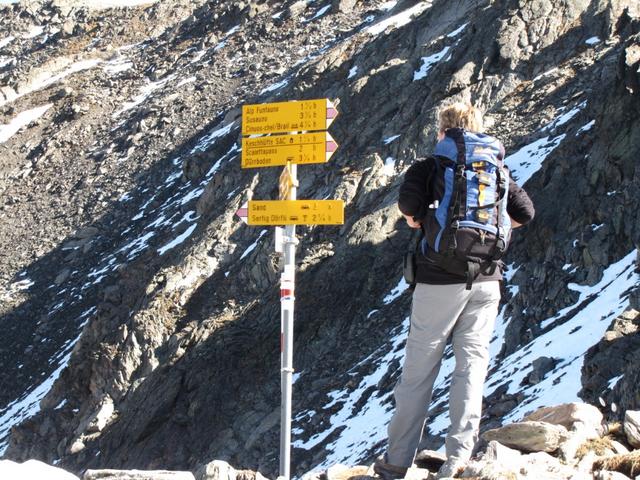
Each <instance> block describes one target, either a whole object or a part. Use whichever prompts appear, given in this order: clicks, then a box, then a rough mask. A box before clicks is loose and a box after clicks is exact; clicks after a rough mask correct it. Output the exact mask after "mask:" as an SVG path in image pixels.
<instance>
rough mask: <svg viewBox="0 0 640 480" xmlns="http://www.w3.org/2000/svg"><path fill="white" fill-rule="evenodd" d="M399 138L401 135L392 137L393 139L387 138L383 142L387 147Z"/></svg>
mask: <svg viewBox="0 0 640 480" xmlns="http://www.w3.org/2000/svg"><path fill="white" fill-rule="evenodd" d="M398 138H400V135H392V136H391V137H387V138H385V139H383V140H382V142H383V143H384V144H385V145H389V144H390V143H391V142H394V141H395V140H397V139H398Z"/></svg>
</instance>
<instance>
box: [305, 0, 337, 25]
mask: <svg viewBox="0 0 640 480" xmlns="http://www.w3.org/2000/svg"><path fill="white" fill-rule="evenodd" d="M330 8H331V4H329V5H325V6H324V7H322V8H321V9H320V10H318V11H317V12H316V14H315V15H314V16H313V17H311V18H310V19H308V20H304V22H311V21H313V20H315V19H316V18H320V17H321V16H323V15H324V14H325V13H327V12H328V11H329V9H330Z"/></svg>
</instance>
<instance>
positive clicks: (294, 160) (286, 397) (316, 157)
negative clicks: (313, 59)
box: [236, 98, 344, 480]
mask: <svg viewBox="0 0 640 480" xmlns="http://www.w3.org/2000/svg"><path fill="white" fill-rule="evenodd" d="M337 115H338V111H337V110H336V108H335V106H334V104H333V103H332V102H331V101H330V100H328V99H326V98H323V99H319V100H303V101H294V102H278V103H267V104H262V105H245V106H243V107H242V135H243V139H242V159H241V166H242V168H261V167H275V166H284V167H285V168H284V169H283V171H282V174H281V175H280V180H279V195H280V200H250V201H248V202H247V203H245V204H244V205H242V207H240V209H239V210H238V211H237V212H236V215H237V216H238V217H240V219H241V220H242V221H243V222H245V223H246V224H248V225H273V226H276V229H277V230H276V251H278V252H281V253H283V255H284V268H283V272H282V274H281V276H280V313H281V315H280V316H281V322H280V346H281V348H280V363H281V369H280V372H281V382H282V402H281V407H280V408H281V422H280V477H282V478H284V479H285V480H289V479H290V478H291V397H292V383H293V382H292V378H293V371H294V370H293V310H294V301H295V255H296V250H295V246H296V244H297V243H298V240H297V238H296V225H342V224H343V223H344V202H343V201H342V200H297V199H296V196H297V187H298V178H297V166H298V165H302V164H312V163H326V162H328V161H329V159H330V158H331V156H332V155H333V153H334V152H335V151H336V149H337V148H338V144H337V143H336V142H335V140H334V139H333V138H332V137H331V135H330V134H329V133H328V132H326V131H325V130H326V129H327V128H329V125H331V123H332V122H333V120H334V119H335V118H336V116H337ZM248 135H252V137H247V136H248ZM255 135H261V136H255ZM280 225H285V229H284V233H282V229H280V227H279V226H280Z"/></svg>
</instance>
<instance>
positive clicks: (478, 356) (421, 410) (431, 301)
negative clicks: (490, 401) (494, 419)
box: [387, 281, 500, 467]
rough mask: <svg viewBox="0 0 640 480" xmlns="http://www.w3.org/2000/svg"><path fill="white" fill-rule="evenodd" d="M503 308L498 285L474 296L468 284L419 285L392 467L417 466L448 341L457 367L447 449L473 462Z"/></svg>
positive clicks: (477, 289)
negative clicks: (497, 321) (492, 348)
mask: <svg viewBox="0 0 640 480" xmlns="http://www.w3.org/2000/svg"><path fill="white" fill-rule="evenodd" d="M499 302H500V285H499V282H498V281H488V282H477V283H474V284H473V286H472V288H471V290H465V284H455V285H427V284H422V283H419V284H417V285H416V289H415V291H414V293H413V305H412V310H411V327H410V329H409V337H408V339H407V346H406V354H405V360H404V365H403V367H402V375H401V376H400V379H399V380H398V383H397V384H396V387H395V390H394V395H395V401H396V411H395V413H394V415H393V418H392V419H391V423H390V424H389V430H388V433H389V447H388V451H387V462H388V463H390V464H392V465H398V466H403V467H408V466H410V465H411V464H412V463H413V459H414V457H415V454H416V449H417V448H418V444H419V443H420V438H421V436H422V430H423V427H424V422H425V419H426V417H427V411H428V407H429V404H430V403H431V394H432V391H433V383H434V382H435V380H436V377H437V376H438V371H439V370H440V363H441V361H442V355H443V352H444V348H445V345H446V343H447V339H448V338H449V336H450V335H451V342H452V346H453V352H454V355H455V360H456V366H455V370H454V372H453V374H452V378H451V388H450V390H449V417H450V420H451V426H450V427H449V431H448V433H447V437H446V440H445V447H446V453H447V457H451V456H454V457H458V458H460V459H462V460H467V459H469V457H470V456H471V451H472V450H473V447H474V445H475V443H476V441H477V438H478V427H479V424H480V415H481V410H482V392H483V387H484V380H485V377H486V375H487V367H488V364H489V342H490V341H491V335H492V332H493V326H494V323H495V318H496V315H497V313H498V303H499Z"/></svg>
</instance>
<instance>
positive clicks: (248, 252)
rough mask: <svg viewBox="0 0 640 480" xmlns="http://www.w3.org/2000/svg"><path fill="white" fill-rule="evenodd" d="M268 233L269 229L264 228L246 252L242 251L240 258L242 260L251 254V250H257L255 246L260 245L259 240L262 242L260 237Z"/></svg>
mask: <svg viewBox="0 0 640 480" xmlns="http://www.w3.org/2000/svg"><path fill="white" fill-rule="evenodd" d="M266 233H267V230H262V231H261V232H260V234H259V235H258V239H257V240H256V241H255V242H253V243H252V244H251V245H249V246H248V247H247V249H246V250H245V251H244V252H242V255H241V256H240V260H242V259H243V258H244V257H246V256H247V255H249V254H250V253H251V252H253V251H254V250H255V248H256V247H257V246H258V242H260V239H261V238H262V237H263V236H264V235H265V234H266Z"/></svg>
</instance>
